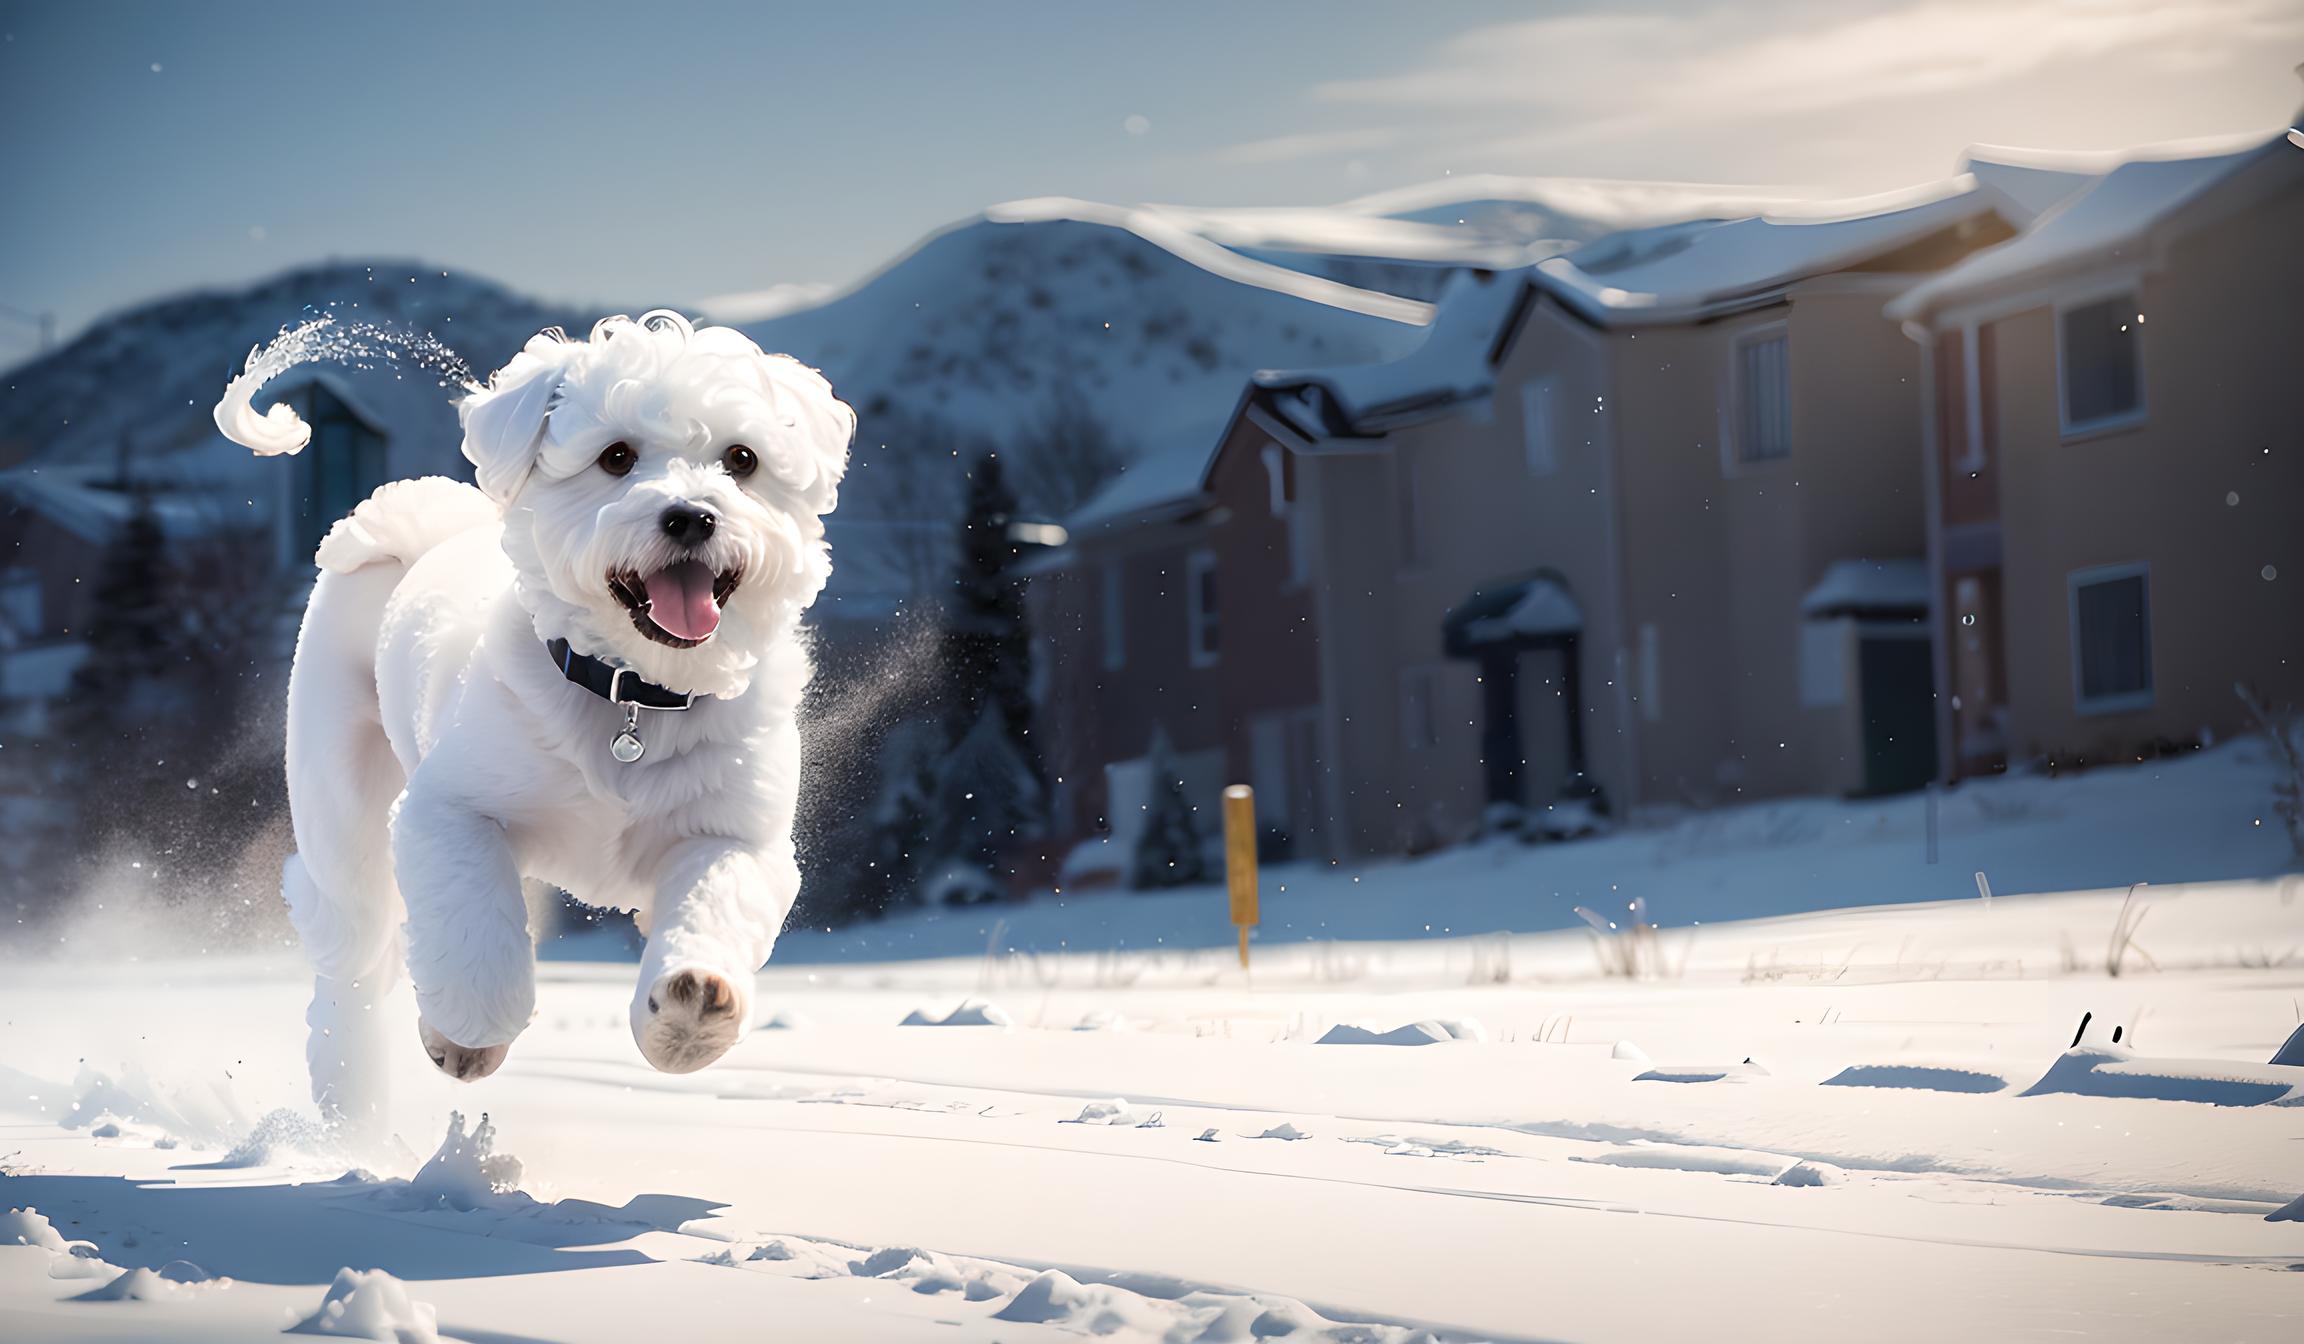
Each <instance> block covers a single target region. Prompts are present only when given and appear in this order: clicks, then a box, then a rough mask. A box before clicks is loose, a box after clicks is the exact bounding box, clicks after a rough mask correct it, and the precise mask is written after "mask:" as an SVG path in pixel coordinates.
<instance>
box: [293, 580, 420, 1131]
mask: <svg viewBox="0 0 2304 1344" xmlns="http://www.w3.org/2000/svg"><path fill="white" fill-rule="evenodd" d="M400 572H401V571H400V569H399V567H398V566H378V567H376V568H372V569H365V570H361V571H359V572H357V573H353V574H323V575H321V576H320V580H319V582H318V584H317V585H315V587H314V589H313V593H312V601H311V604H310V605H309V606H308V607H307V608H306V610H305V615H304V627H303V630H302V632H301V633H300V635H299V636H298V639H297V649H296V665H295V669H294V671H293V673H292V674H291V676H290V678H289V683H288V799H289V805H290V809H291V815H292V817H293V819H294V822H295V828H296V848H297V852H296V853H295V854H294V855H292V856H291V857H290V858H289V859H288V862H287V863H286V865H285V866H284V868H283V870H282V872H281V894H282V895H283V896H284V897H285V898H286V900H287V903H288V915H289V919H290V921H291V922H293V923H294V924H295V926H296V932H297V935H298V936H299V937H300V938H301V939H302V941H303V944H304V950H305V952H306V954H307V955H308V956H310V957H311V959H312V968H313V972H314V982H313V991H312V1005H311V1007H310V1009H309V1010H308V1011H307V1013H306V1017H305V1020H306V1022H307V1023H308V1025H309V1026H310V1028H311V1035H310V1037H309V1038H308V1041H307V1044H306V1051H305V1054H306V1059H307V1061H308V1062H309V1064H310V1065H311V1070H312V1099H313V1101H314V1102H316V1103H317V1104H318V1105H319V1107H320V1111H321V1114H322V1116H323V1117H324V1118H326V1119H328V1120H330V1121H331V1122H333V1123H339V1124H348V1125H352V1126H355V1127H365V1126H372V1125H374V1124H375V1123H376V1122H378V1121H380V1120H381V1118H382V1112H383V1107H384V1102H385V1095H384V1081H383V1080H384V1062H383V1048H384V1047H383V1039H384V1035H385V1032H384V1023H383V1022H382V1021H381V1020H380V1019H381V1017H382V1016H383V1009H382V1006H381V1005H382V1003H383V999H384V996H385V994H386V992H387V991H389V990H390V989H391V987H392V985H393V983H394V981H395V980H396V979H397V977H398V971H399V965H400V951H399V927H400V922H401V918H402V914H401V902H400V894H399V891H398V889H397V888H396V887H395V885H394V883H393V878H392V861H391V848H390V840H389V836H388V831H387V827H388V822H389V818H390V815H391V810H392V802H393V800H394V799H395V798H396V797H398V796H399V793H400V790H401V788H402V787H403V781H404V775H403V772H402V770H401V768H400V762H399V760H398V758H397V757H395V756H394V755H393V752H392V748H391V744H390V743H389V742H388V741H387V740H386V739H385V736H384V730H383V727H382V724H381V722H380V719H379V716H378V712H377V702H376V674H375V654H374V649H375V641H376V627H377V622H378V620H379V618H380V615H381V612H382V610H383V606H384V602H385V599H386V598H388V597H389V596H390V595H391V591H392V587H393V585H394V584H395V583H397V582H398V579H399V575H400Z"/></svg>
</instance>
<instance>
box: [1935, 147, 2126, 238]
mask: <svg viewBox="0 0 2304 1344" xmlns="http://www.w3.org/2000/svg"><path fill="white" fill-rule="evenodd" d="M2114 166H2115V165H2113V164H2110V163H2101V162H2098V161H2097V160H2095V159H2094V158H2090V157H2086V156H2080V155H2072V154H2046V153H2042V152H2040V151H2038V150H2029V149H2012V148H2010V147H2008V146H2005V145H1970V146H1969V147H1968V148H1967V149H1966V150H1965V151H1964V152H1962V154H1961V155H1960V171H1961V172H1964V173H1969V174H1972V175H1974V177H1975V178H1976V182H1977V185H1978V186H1981V187H1983V188H1984V189H1985V190H1986V191H1991V192H1997V193H1999V196H2000V198H2001V200H2002V202H2003V203H2004V204H2005V205H2006V206H2007V211H2006V213H2007V214H2008V217H2009V221H2010V222H2011V223H2015V224H2020V225H2029V224H2030V223H2031V222H2032V221H2033V220H2036V219H2038V218H2039V217H2040V216H2042V215H2044V214H2046V213H2048V212H2049V211H2050V210H2053V209H2055V208H2056V207H2057V206H2059V205H2062V204H2063V203H2064V202H2066V201H2068V200H2070V199H2072V198H2073V197H2074V196H2077V195H2079V194H2080V193H2081V192H2083V191H2085V190H2087V189H2088V188H2089V187H2091V186H2093V185H2094V184H2095V183H2096V181H2097V180H2098V179H2100V178H2102V177H2103V176H2104V174H2106V173H2108V172H2110V171H2112V169H2113V167H2114Z"/></svg>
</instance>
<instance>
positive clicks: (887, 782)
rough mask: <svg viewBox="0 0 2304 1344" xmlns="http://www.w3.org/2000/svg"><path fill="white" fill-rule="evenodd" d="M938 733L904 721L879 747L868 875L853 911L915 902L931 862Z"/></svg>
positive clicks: (919, 723) (931, 727)
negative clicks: (876, 791)
mask: <svg viewBox="0 0 2304 1344" xmlns="http://www.w3.org/2000/svg"><path fill="white" fill-rule="evenodd" d="M939 733H940V729H939V728H938V726H937V725H936V724H934V723H931V722H929V721H927V720H924V719H907V720H905V721H904V722H902V723H899V724H897V725H896V726H895V727H894V728H893V729H891V730H889V733H888V735H887V737H886V738H885V739H884V740H883V741H882V742H881V744H880V751H879V753H878V759H877V761H876V762H875V764H876V765H877V767H878V774H879V778H880V793H879V796H878V797H877V798H876V799H875V800H874V802H873V805H872V809H871V812H870V823H869V825H870V830H869V833H868V839H867V840H866V843H865V846H864V850H865V853H866V855H867V857H866V860H865V863H866V868H865V874H866V876H865V877H864V878H863V879H862V881H861V883H860V885H859V886H858V888H857V890H856V892H855V893H854V896H853V898H852V901H851V904H852V905H853V906H854V907H855V913H859V914H866V915H873V916H877V915H881V914H884V913H886V912H887V911H889V910H891V909H894V908H896V907H897V906H901V905H905V904H907V903H910V902H913V901H916V900H918V899H919V894H920V893H919V884H920V875H921V873H922V872H923V871H924V870H925V869H926V868H927V866H928V861H929V858H930V855H929V853H928V850H929V845H930V843H931V842H930V840H929V835H928V829H929V820H930V815H931V814H930V808H931V807H932V806H933V805H934V795H935V789H936V777H935V768H936V739H937V737H938V736H939Z"/></svg>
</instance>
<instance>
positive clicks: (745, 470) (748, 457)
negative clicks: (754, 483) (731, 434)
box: [720, 443, 760, 476]
mask: <svg viewBox="0 0 2304 1344" xmlns="http://www.w3.org/2000/svg"><path fill="white" fill-rule="evenodd" d="M720 459H721V460H722V461H723V462H726V463H727V464H728V474H729V475H731V476H749V475H751V474H752V472H753V470H754V469H755V468H757V467H758V466H759V465H760V455H759V454H758V453H755V452H753V451H752V450H751V449H749V448H747V447H745V446H744V445H743V444H741V443H738V444H732V445H730V446H729V449H728V451H727V452H725V453H722V454H721V455H720Z"/></svg>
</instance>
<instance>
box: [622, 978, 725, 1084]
mask: <svg viewBox="0 0 2304 1344" xmlns="http://www.w3.org/2000/svg"><path fill="white" fill-rule="evenodd" d="M637 1026H638V1030H637V1031H635V1032H634V1035H635V1037H636V1038H637V1039H638V1041H639V1044H640V1053H641V1054H642V1055H644V1056H646V1057H647V1059H648V1062H649V1063H650V1064H652V1065H654V1066H655V1067H656V1069H657V1070H658V1071H659V1072H662V1073H694V1072H695V1071H696V1070H698V1069H701V1068H703V1067H704V1066H705V1065H707V1064H709V1063H711V1062H712V1061H713V1060H716V1059H718V1058H720V1056H722V1055H724V1054H727V1053H728V1050H729V1047H731V1046H733V1045H735V1044H736V1039H737V1037H739V1036H741V1035H742V1034H743V1029H744V996H743V995H742V994H741V993H739V992H738V991H737V988H736V984H735V982H734V981H732V980H730V979H728V978H727V977H726V976H723V975H721V974H719V973H718V972H716V971H702V970H694V969H690V970H683V971H673V972H671V973H670V974H668V975H664V976H661V977H659V978H658V979H657V981H656V983H655V984H653V985H650V986H649V987H648V1000H647V1006H646V1010H645V1011H644V1012H643V1013H642V1014H641V1015H640V1018H639V1022H638V1024H637Z"/></svg>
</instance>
